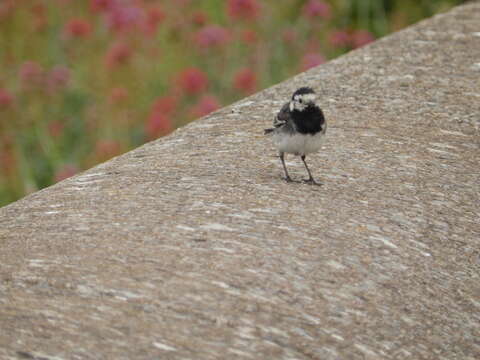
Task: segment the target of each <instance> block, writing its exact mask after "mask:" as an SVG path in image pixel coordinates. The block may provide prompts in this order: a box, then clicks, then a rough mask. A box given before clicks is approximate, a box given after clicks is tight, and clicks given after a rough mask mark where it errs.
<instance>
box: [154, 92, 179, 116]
mask: <svg viewBox="0 0 480 360" xmlns="http://www.w3.org/2000/svg"><path fill="white" fill-rule="evenodd" d="M176 108H177V99H176V98H175V97H174V96H172V95H166V96H162V97H159V98H157V100H155V103H154V104H153V107H152V111H153V112H154V113H160V114H164V115H171V114H172V113H173V112H174V111H175V109H176Z"/></svg>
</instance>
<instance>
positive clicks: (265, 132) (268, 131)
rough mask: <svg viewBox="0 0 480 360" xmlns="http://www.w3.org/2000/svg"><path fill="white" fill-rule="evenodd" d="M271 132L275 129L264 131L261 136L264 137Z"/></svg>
mask: <svg viewBox="0 0 480 360" xmlns="http://www.w3.org/2000/svg"><path fill="white" fill-rule="evenodd" d="M273 130H275V129H265V130H264V131H263V134H264V135H267V134H270V133H271V132H273Z"/></svg>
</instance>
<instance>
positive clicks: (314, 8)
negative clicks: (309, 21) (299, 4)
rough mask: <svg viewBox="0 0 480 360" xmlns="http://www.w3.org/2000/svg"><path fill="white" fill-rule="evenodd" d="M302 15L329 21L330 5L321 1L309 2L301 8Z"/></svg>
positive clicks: (310, 0) (311, 0) (312, 0)
mask: <svg viewBox="0 0 480 360" xmlns="http://www.w3.org/2000/svg"><path fill="white" fill-rule="evenodd" d="M303 13H304V15H305V16H306V17H309V18H316V17H320V18H322V19H329V18H330V15H331V10H330V5H329V4H328V3H326V2H325V1H321V0H309V1H308V2H307V3H306V4H305V5H304V6H303Z"/></svg>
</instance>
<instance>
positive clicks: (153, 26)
mask: <svg viewBox="0 0 480 360" xmlns="http://www.w3.org/2000/svg"><path fill="white" fill-rule="evenodd" d="M164 19H165V12H163V10H162V9H160V8H158V7H152V8H150V9H148V10H147V19H146V22H145V30H146V32H147V34H150V35H153V34H155V32H156V31H157V28H158V25H160V24H161V23H162V22H163V20H164Z"/></svg>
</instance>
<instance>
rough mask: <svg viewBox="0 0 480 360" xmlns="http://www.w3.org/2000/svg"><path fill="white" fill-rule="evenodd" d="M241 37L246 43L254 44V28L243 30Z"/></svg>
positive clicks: (255, 39)
mask: <svg viewBox="0 0 480 360" xmlns="http://www.w3.org/2000/svg"><path fill="white" fill-rule="evenodd" d="M241 39H242V41H243V42H244V43H246V44H255V43H256V42H257V40H258V36H257V33H256V32H255V31H254V30H250V29H246V30H243V32H242V34H241Z"/></svg>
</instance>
